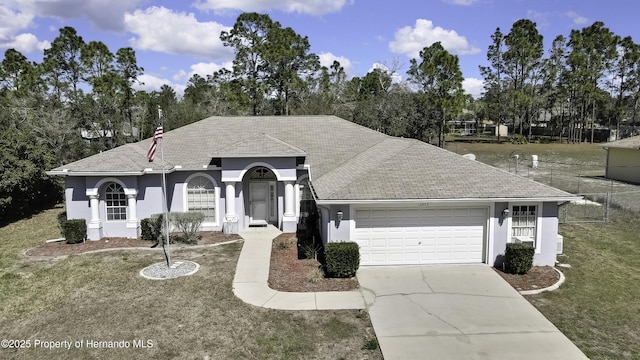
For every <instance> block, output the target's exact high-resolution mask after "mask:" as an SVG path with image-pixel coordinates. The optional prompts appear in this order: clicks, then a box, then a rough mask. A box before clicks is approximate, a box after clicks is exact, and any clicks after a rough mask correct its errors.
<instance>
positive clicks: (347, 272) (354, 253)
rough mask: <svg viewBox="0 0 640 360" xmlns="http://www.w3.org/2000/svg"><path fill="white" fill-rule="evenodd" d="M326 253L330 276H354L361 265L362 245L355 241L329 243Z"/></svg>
mask: <svg viewBox="0 0 640 360" xmlns="http://www.w3.org/2000/svg"><path fill="white" fill-rule="evenodd" d="M324 255H325V269H326V273H327V275H328V276H329V277H335V278H349V277H353V276H355V275H356V272H357V271H358V267H360V247H359V246H358V244H356V243H355V242H350V241H349V242H334V243H328V244H326V245H325V247H324Z"/></svg>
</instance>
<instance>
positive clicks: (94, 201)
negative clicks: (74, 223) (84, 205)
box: [89, 194, 100, 225]
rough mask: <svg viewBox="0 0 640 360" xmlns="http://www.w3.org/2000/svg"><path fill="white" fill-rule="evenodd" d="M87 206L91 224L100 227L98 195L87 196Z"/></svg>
mask: <svg viewBox="0 0 640 360" xmlns="http://www.w3.org/2000/svg"><path fill="white" fill-rule="evenodd" d="M89 206H90V207H91V222H90V223H89V224H90V225H91V224H98V225H100V211H99V210H100V209H99V207H98V206H99V202H98V194H92V195H89Z"/></svg>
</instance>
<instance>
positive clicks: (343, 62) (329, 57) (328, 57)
mask: <svg viewBox="0 0 640 360" xmlns="http://www.w3.org/2000/svg"><path fill="white" fill-rule="evenodd" d="M318 57H319V58H320V65H322V66H326V67H327V68H331V65H332V64H333V62H334V61H337V62H339V63H340V66H342V67H343V68H344V72H345V73H347V74H348V73H350V71H351V69H352V68H353V64H352V63H351V60H349V59H347V58H346V57H344V56H337V55H333V54H332V53H330V52H326V53H320V54H318Z"/></svg>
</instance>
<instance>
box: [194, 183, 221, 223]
mask: <svg viewBox="0 0 640 360" xmlns="http://www.w3.org/2000/svg"><path fill="white" fill-rule="evenodd" d="M187 209H188V210H189V211H199V212H201V213H203V214H204V222H205V223H215V222H216V189H215V186H214V185H213V183H212V182H211V180H209V179H208V178H206V177H204V176H196V177H194V178H192V179H191V180H189V183H187Z"/></svg>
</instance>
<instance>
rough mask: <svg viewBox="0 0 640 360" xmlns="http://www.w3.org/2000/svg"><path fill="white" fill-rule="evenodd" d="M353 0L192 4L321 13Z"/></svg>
mask: <svg viewBox="0 0 640 360" xmlns="http://www.w3.org/2000/svg"><path fill="white" fill-rule="evenodd" d="M350 4H353V0H201V1H199V2H196V3H194V4H193V6H195V7H196V8H198V9H200V10H213V11H214V12H216V13H226V12H229V11H231V10H240V11H243V12H261V11H267V10H281V11H284V12H287V13H299V14H311V15H323V14H328V13H332V12H336V11H340V9H342V8H343V7H344V6H345V5H350Z"/></svg>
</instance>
